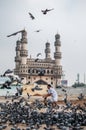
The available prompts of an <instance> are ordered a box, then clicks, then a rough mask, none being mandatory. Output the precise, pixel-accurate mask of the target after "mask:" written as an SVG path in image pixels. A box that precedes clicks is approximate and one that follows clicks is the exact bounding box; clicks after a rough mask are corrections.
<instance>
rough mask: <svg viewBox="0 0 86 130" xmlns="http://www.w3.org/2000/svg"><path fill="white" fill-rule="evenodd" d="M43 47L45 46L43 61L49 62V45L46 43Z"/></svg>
mask: <svg viewBox="0 0 86 130" xmlns="http://www.w3.org/2000/svg"><path fill="white" fill-rule="evenodd" d="M45 45H46V47H45V59H46V60H50V59H51V57H50V43H49V42H47V43H46V44H45Z"/></svg>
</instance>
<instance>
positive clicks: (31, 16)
mask: <svg viewBox="0 0 86 130" xmlns="http://www.w3.org/2000/svg"><path fill="white" fill-rule="evenodd" d="M28 14H29V15H30V18H31V19H32V20H34V19H35V17H34V16H33V15H32V14H31V13H30V12H29V13H28Z"/></svg>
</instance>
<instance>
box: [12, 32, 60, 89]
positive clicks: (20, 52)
mask: <svg viewBox="0 0 86 130" xmlns="http://www.w3.org/2000/svg"><path fill="white" fill-rule="evenodd" d="M20 32H21V39H20V40H18V41H17V42H16V56H15V69H14V73H15V74H16V75H18V76H19V77H20V78H22V79H23V83H24V84H31V83H38V84H44V85H45V84H52V85H53V86H54V87H56V86H58V85H60V83H61V76H62V65H61V57H62V54H61V51H60V47H61V42H60V35H59V34H56V35H55V42H54V46H55V52H54V59H52V58H51V56H50V55H51V50H50V43H49V42H46V43H45V58H44V59H39V55H40V53H38V57H37V59H35V58H31V56H30V57H28V48H27V45H28V41H27V32H26V30H22V31H20Z"/></svg>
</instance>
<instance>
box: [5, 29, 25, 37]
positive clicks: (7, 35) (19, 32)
mask: <svg viewBox="0 0 86 130" xmlns="http://www.w3.org/2000/svg"><path fill="white" fill-rule="evenodd" d="M23 31H24V30H21V31H18V32H15V33H13V34H11V35H7V37H11V36H15V35H17V34H18V33H21V32H23Z"/></svg>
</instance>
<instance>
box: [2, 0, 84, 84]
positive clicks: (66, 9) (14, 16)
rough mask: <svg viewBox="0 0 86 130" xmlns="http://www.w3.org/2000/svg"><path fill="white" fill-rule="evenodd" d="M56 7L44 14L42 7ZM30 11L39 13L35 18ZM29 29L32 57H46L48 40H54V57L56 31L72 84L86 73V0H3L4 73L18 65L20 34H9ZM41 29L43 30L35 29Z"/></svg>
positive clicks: (65, 68) (64, 67)
mask: <svg viewBox="0 0 86 130" xmlns="http://www.w3.org/2000/svg"><path fill="white" fill-rule="evenodd" d="M46 8H47V9H52V8H54V10H52V11H50V12H48V13H47V14H46V15H43V14H42V12H41V10H44V9H46ZM28 12H31V13H32V14H33V15H34V16H35V20H31V18H30V17H29V14H28ZM24 28H25V29H26V31H27V33H28V35H27V38H28V57H29V56H30V55H31V56H32V57H33V58H35V57H36V55H37V53H39V52H40V53H42V56H41V57H40V58H44V57H45V53H44V50H45V43H46V42H47V41H48V42H50V44H51V46H50V48H51V57H52V58H53V53H54V51H55V48H54V42H55V34H56V33H57V32H58V33H59V34H60V36H61V38H60V40H61V52H62V59H61V64H62V66H63V71H64V74H65V77H64V78H65V79H67V80H68V84H69V85H71V84H73V83H74V82H75V81H76V79H77V74H78V73H79V74H80V82H85V74H86V0H0V74H3V73H4V72H5V71H6V70H7V69H14V68H15V62H14V58H15V55H16V53H15V47H16V41H17V40H18V39H20V38H21V35H20V34H17V35H16V36H12V37H9V38H8V37H6V36H7V35H9V34H12V33H15V32H17V31H19V30H22V29H24ZM38 29H41V31H40V32H39V33H36V32H35V30H38Z"/></svg>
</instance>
